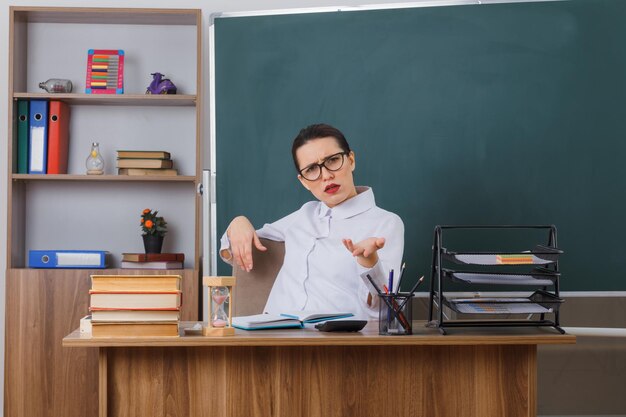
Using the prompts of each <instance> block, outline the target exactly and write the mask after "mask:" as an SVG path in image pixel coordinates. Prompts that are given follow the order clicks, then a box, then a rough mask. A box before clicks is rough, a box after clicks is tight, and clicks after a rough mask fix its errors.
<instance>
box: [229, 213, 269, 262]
mask: <svg viewBox="0 0 626 417" xmlns="http://www.w3.org/2000/svg"><path fill="white" fill-rule="evenodd" d="M226 234H227V235H228V240H229V241H230V252H231V255H232V257H233V258H234V261H235V262H237V265H239V267H240V268H241V269H243V270H244V271H246V272H250V271H251V270H252V266H253V265H252V244H253V243H254V246H256V248H257V249H258V250H260V251H266V250H267V248H266V247H265V246H263V244H262V243H261V241H260V240H259V237H258V236H257V234H256V230H254V226H252V223H250V220H248V219H247V218H246V217H244V216H238V217H235V218H234V219H233V221H232V222H230V225H229V226H228V229H227V230H226Z"/></svg>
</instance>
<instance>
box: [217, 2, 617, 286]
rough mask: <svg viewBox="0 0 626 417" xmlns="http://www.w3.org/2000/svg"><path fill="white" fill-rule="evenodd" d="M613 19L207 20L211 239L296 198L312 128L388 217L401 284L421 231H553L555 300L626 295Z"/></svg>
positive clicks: (484, 15) (420, 256)
mask: <svg viewBox="0 0 626 417" xmlns="http://www.w3.org/2000/svg"><path fill="white" fill-rule="evenodd" d="M624 22H626V2H624V1H622V0H586V1H582V0H573V1H557V2H527V3H508V4H490V5H464V6H446V7H420V8H408V9H406V8H405V9H388V10H368V11H344V12H341V11H338V12H328V13H306V14H287V15H269V16H267V15H266V16H247V17H245V16H244V17H241V16H240V17H221V18H220V17H218V18H216V19H215V20H214V25H215V51H214V53H215V77H216V82H215V84H216V88H215V98H216V121H215V123H216V125H215V127H216V147H217V158H216V159H217V165H216V167H215V168H216V173H217V216H218V231H217V233H218V236H219V235H221V233H223V231H224V230H225V228H226V226H227V225H228V222H229V221H230V219H231V218H233V217H234V216H236V215H239V214H245V215H247V216H248V217H249V218H250V219H251V220H252V221H253V223H254V224H255V225H256V226H261V225H262V224H263V223H265V222H271V221H273V220H276V219H278V218H280V217H282V216H284V215H286V214H288V213H290V212H292V211H294V210H296V209H298V208H299V207H300V206H301V205H302V204H303V203H304V202H305V201H308V200H311V199H312V196H311V195H310V194H309V193H308V192H307V191H306V190H305V189H304V188H302V186H301V185H300V184H299V182H298V180H297V178H296V173H295V170H294V168H293V164H292V161H291V154H290V147H291V142H292V140H293V138H294V137H295V135H296V134H297V132H298V131H299V129H300V128H302V127H303V126H305V125H308V124H311V123H319V122H325V123H330V124H332V125H335V126H337V127H338V128H339V129H341V130H342V131H343V132H344V133H345V134H346V137H347V138H348V140H349V142H350V144H351V146H352V147H353V148H354V150H355V152H356V157H357V168H356V172H355V177H356V182H357V184H361V185H370V186H372V187H373V188H374V192H375V195H376V199H377V203H378V205H379V206H381V207H383V208H385V209H388V210H391V211H393V212H395V213H397V214H399V215H400V216H401V217H402V219H403V220H404V223H405V227H406V234H405V240H406V246H405V255H404V256H405V259H406V261H407V264H408V267H407V274H408V276H409V278H410V279H409V280H408V281H407V283H408V282H410V281H411V280H413V281H414V280H415V278H416V277H417V276H419V275H422V274H427V273H428V271H429V267H430V258H431V245H432V234H433V228H434V226H435V225H437V224H555V225H556V226H557V228H558V231H559V234H558V238H559V242H558V243H559V247H561V248H562V249H563V250H564V251H565V255H564V256H563V258H562V260H561V265H560V267H561V271H562V273H563V276H562V280H561V289H562V290H565V291H620V290H626V279H624V278H623V275H624V272H623V270H624V267H623V264H624V260H625V259H626V245H625V244H624V234H625V232H626V227H625V226H624V221H623V219H624V215H623V210H626V204H625V203H626V190H625V187H624V181H625V179H626V163H624V161H623V159H624V157H626V24H624ZM503 239H504V240H507V239H508V237H503ZM541 240H542V241H543V240H544V237H543V236H542V237H541ZM459 242H460V243H461V244H465V245H467V246H474V245H479V244H481V245H484V244H485V242H488V243H492V242H490V241H489V240H485V239H482V238H480V237H472V238H467V237H461V238H459ZM512 242H513V243H516V240H515V239H514V240H511V241H508V243H507V244H508V245H511V243H512ZM444 244H445V242H444ZM494 245H495V243H494ZM498 247H499V246H498ZM490 249H495V248H493V247H492V248H490ZM518 249H527V247H522V248H519V247H518V248H514V250H518ZM227 271H228V269H227V268H226V267H225V265H224V266H222V269H221V273H226V272H227Z"/></svg>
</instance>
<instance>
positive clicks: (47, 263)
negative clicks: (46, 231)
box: [28, 250, 109, 269]
mask: <svg viewBox="0 0 626 417" xmlns="http://www.w3.org/2000/svg"><path fill="white" fill-rule="evenodd" d="M108 254H109V252H107V251H102V250H31V251H28V266H29V267H30V268H72V269H75V268H83V269H86V268H95V269H103V268H106V264H107V255H108Z"/></svg>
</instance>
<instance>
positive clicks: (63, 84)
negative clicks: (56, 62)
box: [39, 78, 72, 93]
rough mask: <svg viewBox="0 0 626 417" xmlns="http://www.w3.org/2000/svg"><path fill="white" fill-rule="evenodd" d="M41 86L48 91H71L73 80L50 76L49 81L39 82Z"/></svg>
mask: <svg viewBox="0 0 626 417" xmlns="http://www.w3.org/2000/svg"><path fill="white" fill-rule="evenodd" d="M39 88H42V89H44V90H46V91H47V92H48V93H71V92H72V82H71V81H70V80H65V79H61V78H50V79H49V80H48V81H45V82H43V83H39Z"/></svg>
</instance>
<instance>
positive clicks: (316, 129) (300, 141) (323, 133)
mask: <svg viewBox="0 0 626 417" xmlns="http://www.w3.org/2000/svg"><path fill="white" fill-rule="evenodd" d="M329 136H330V137H333V138H335V140H337V144H338V145H339V147H340V148H341V150H342V151H344V152H345V153H346V154H349V153H350V145H348V141H347V140H346V137H345V136H344V135H343V133H341V132H340V131H339V129H337V128H335V127H332V126H331V125H326V124H323V123H320V124H316V125H311V126H307V127H305V128H304V129H302V130H301V131H300V133H298V136H296V138H295V139H294V140H293V145H292V146H291V156H293V163H294V165H295V166H296V171H300V167H299V166H298V158H297V157H296V151H297V150H298V148H299V147H301V146H302V145H305V144H306V143H308V142H310V141H312V140H315V139H319V138H327V137H329Z"/></svg>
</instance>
